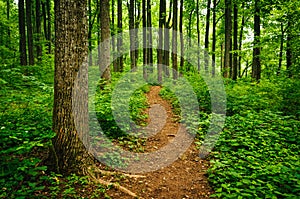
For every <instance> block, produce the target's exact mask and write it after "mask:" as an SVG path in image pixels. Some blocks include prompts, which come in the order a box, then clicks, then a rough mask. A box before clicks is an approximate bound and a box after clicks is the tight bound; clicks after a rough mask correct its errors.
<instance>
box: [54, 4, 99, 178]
mask: <svg viewBox="0 0 300 199" xmlns="http://www.w3.org/2000/svg"><path fill="white" fill-rule="evenodd" d="M86 6H87V3H86V1H75V0H60V1H55V36H56V40H55V76H54V108H53V131H54V132H56V136H55V137H54V139H53V140H52V143H53V150H52V153H51V154H50V155H51V157H52V158H53V162H54V163H55V166H56V170H57V171H58V172H60V173H64V174H69V173H71V172H72V173H73V172H74V173H77V174H83V175H86V174H87V169H88V167H89V165H91V164H92V163H93V160H94V159H93V158H92V156H91V155H90V154H89V153H88V151H87V150H86V148H85V146H84V144H83V143H85V144H88V142H87V141H88V140H87V137H88V80H87V78H88V77H87V74H88V64H87V56H88V40H87V39H88V38H87V16H86ZM78 73H79V74H80V75H79V74H78ZM76 77H77V78H76ZM77 80H78V81H77Z"/></svg>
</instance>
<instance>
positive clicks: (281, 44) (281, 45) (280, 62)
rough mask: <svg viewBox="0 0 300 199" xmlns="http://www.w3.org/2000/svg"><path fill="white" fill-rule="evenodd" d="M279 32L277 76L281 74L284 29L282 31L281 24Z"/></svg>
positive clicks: (281, 24)
mask: <svg viewBox="0 0 300 199" xmlns="http://www.w3.org/2000/svg"><path fill="white" fill-rule="evenodd" d="M280 30H281V36H280V50H279V61H278V70H277V75H279V74H280V72H281V65H282V56H283V43H284V29H283V23H282V22H281V23H280Z"/></svg>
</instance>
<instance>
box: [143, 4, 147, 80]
mask: <svg viewBox="0 0 300 199" xmlns="http://www.w3.org/2000/svg"><path fill="white" fill-rule="evenodd" d="M142 20H143V77H144V78H145V79H147V77H148V72H147V65H148V57H147V56H148V48H147V47H148V46H147V29H146V27H147V16H146V0H142Z"/></svg>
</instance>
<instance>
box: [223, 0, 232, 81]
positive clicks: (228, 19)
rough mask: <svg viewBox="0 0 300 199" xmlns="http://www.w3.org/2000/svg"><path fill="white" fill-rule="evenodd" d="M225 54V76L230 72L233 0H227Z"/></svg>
mask: <svg viewBox="0 0 300 199" xmlns="http://www.w3.org/2000/svg"><path fill="white" fill-rule="evenodd" d="M225 4H226V5H225V55H224V68H223V76H224V77H225V78H228V77H229V72H230V68H231V65H230V51H231V30H232V19H231V18H232V17H231V12H232V11H231V10H232V5H231V0H225Z"/></svg>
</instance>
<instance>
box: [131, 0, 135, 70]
mask: <svg viewBox="0 0 300 199" xmlns="http://www.w3.org/2000/svg"><path fill="white" fill-rule="evenodd" d="M134 7H135V1H134V0H130V2H129V36H130V62H131V69H133V68H135V67H136V58H135V55H136V52H135V45H136V43H135V35H136V34H135V23H134V11H135V9H134Z"/></svg>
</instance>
